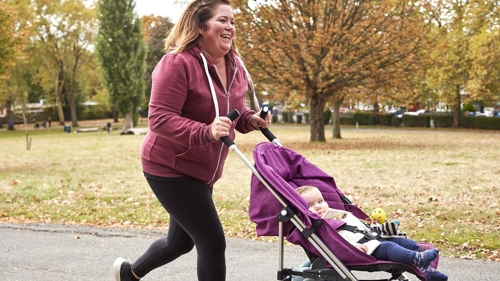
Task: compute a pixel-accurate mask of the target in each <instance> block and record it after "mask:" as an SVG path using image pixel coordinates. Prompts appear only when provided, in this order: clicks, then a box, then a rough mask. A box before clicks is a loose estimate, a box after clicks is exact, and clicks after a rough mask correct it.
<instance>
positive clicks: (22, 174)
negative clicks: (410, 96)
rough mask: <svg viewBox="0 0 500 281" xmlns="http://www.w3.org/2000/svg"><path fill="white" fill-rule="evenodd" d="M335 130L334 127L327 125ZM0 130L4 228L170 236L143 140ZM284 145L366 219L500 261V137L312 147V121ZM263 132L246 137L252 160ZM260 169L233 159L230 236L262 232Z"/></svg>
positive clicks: (227, 188)
mask: <svg viewBox="0 0 500 281" xmlns="http://www.w3.org/2000/svg"><path fill="white" fill-rule="evenodd" d="M328 130H330V129H329V128H328ZM62 131H63V130H62V129H61V128H56V129H51V130H37V131H30V132H29V134H30V137H31V141H32V144H31V149H30V150H27V149H26V137H25V133H24V131H22V130H19V131H15V132H6V131H0V143H1V146H0V157H1V158H0V222H14V223H30V222H44V223H64V224H85V225H98V226H106V227H134V228H149V229H165V228H167V227H168V215H166V213H165V211H164V210H163V208H162V207H161V206H160V205H159V203H158V201H157V200H156V198H155V197H154V196H153V195H152V192H150V189H149V187H148V185H147V183H146V181H145V179H144V177H143V175H142V171H141V166H140V159H139V151H140V147H141V142H142V139H143V137H144V136H143V135H138V136H136V135H123V136H122V135H119V131H116V130H115V131H113V132H112V133H111V134H109V135H108V134H106V133H105V132H103V131H99V132H94V133H78V134H76V133H69V134H68V133H63V132H62ZM272 132H273V133H274V134H275V135H276V136H277V137H278V138H279V139H280V140H281V142H282V144H283V145H284V146H285V147H288V148H290V149H293V150H294V151H297V152H298V153H300V154H301V155H303V156H305V157H306V158H307V159H308V160H309V161H310V162H312V163H314V164H315V165H317V166H318V167H319V168H320V169H322V170H323V171H325V172H326V173H328V174H330V175H332V176H333V177H334V178H335V180H336V183H337V185H338V186H339V188H340V189H341V190H342V191H343V192H344V193H345V194H346V195H347V196H348V197H349V198H350V199H351V200H352V201H354V202H355V203H357V204H358V205H359V206H360V207H361V208H362V209H363V210H365V211H366V212H367V213H369V212H371V210H372V209H374V208H376V207H382V208H383V209H385V211H386V212H387V214H388V215H387V216H388V219H398V220H399V221H400V222H401V227H400V229H401V230H403V231H405V232H407V233H408V234H409V236H410V237H411V238H413V239H415V240H417V241H428V242H431V243H433V244H435V245H436V246H437V247H439V248H440V249H441V251H442V253H443V255H446V256H454V257H461V258H483V259H491V260H497V261H500V254H499V251H500V239H499V233H500V206H499V205H498V204H499V199H498V198H499V197H500V164H499V163H500V133H499V132H492V131H488V132H487V131H472V130H468V131H463V130H460V131H459V130H431V129H425V130H408V129H405V130H402V129H394V128H378V129H372V128H370V129H368V128H361V129H359V130H355V129H354V128H352V127H346V128H343V130H342V137H343V139H340V140H336V139H332V138H331V131H327V133H326V134H327V142H326V143H309V141H308V140H309V128H308V127H306V126H275V127H273V128H272ZM265 141H266V139H265V138H264V136H263V135H262V134H260V133H258V132H255V133H251V134H247V135H240V134H239V135H237V138H236V144H237V145H238V147H239V149H240V150H241V151H242V152H243V153H244V154H245V155H246V157H247V158H248V159H249V160H250V161H251V162H253V159H252V151H253V148H254V146H255V145H256V144H258V143H260V142H265ZM250 175H251V172H250V170H249V169H248V168H247V167H246V166H245V165H244V163H243V162H242V161H241V160H240V159H239V158H238V157H237V156H236V155H235V154H234V153H230V155H229V158H228V159H227V161H226V167H225V170H224V176H223V178H222V179H221V180H220V181H219V182H218V183H217V184H216V186H215V189H214V190H215V191H214V200H215V202H216V205H217V208H218V210H219V213H220V217H221V220H222V222H223V224H224V229H225V231H226V235H227V236H230V237H242V238H248V239H259V240H265V241H267V240H269V241H273V239H274V238H270V237H256V235H255V228H254V225H253V223H252V222H250V220H249V218H248V201H249V185H250Z"/></svg>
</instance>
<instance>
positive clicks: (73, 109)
mask: <svg viewBox="0 0 500 281" xmlns="http://www.w3.org/2000/svg"><path fill="white" fill-rule="evenodd" d="M77 65H78V59H77V60H76V62H75V67H74V68H73V74H72V81H71V89H70V90H69V91H68V103H69V111H70V113H71V124H72V125H73V127H78V117H77V116H76V101H75V88H76V85H75V84H76V83H75V79H76V70H77Z"/></svg>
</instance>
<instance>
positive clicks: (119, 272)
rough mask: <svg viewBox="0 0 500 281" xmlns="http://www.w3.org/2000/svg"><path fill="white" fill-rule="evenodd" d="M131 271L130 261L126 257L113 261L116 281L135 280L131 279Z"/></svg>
mask: <svg viewBox="0 0 500 281" xmlns="http://www.w3.org/2000/svg"><path fill="white" fill-rule="evenodd" d="M129 271H131V269H130V263H129V262H128V261H126V260H125V259H124V258H117V259H116V260H115V262H114V263H113V276H114V277H115V281H134V280H132V279H130V277H129V274H128V272H129Z"/></svg>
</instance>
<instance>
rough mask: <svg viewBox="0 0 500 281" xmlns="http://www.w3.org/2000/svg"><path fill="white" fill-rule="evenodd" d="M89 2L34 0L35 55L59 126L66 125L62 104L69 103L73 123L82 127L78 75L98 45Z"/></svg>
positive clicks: (81, 0)
mask: <svg viewBox="0 0 500 281" xmlns="http://www.w3.org/2000/svg"><path fill="white" fill-rule="evenodd" d="M86 2H87V1H85V0H73V1H64V0H58V1H53V0H34V1H32V3H31V5H32V8H33V11H34V15H35V16H34V17H33V20H32V22H31V24H32V25H33V27H34V30H35V32H34V35H35V36H34V39H36V41H34V42H33V47H32V51H33V52H32V53H36V54H39V56H38V57H36V58H35V59H36V60H38V61H39V63H38V64H37V65H40V72H39V75H38V76H39V79H40V81H41V83H43V85H44V87H45V88H52V89H53V93H54V94H53V95H54V97H55V98H54V99H55V102H56V105H57V108H58V116H59V123H60V124H61V125H64V123H65V120H64V114H63V109H62V104H63V100H64V98H66V99H67V102H68V105H69V108H70V113H71V122H72V125H73V126H74V127H77V126H78V123H77V115H76V100H77V97H76V95H77V90H76V89H77V83H78V81H77V80H78V73H79V71H80V68H81V65H82V64H84V63H90V62H89V61H90V60H91V59H92V57H91V55H90V50H89V49H90V46H91V44H92V43H93V41H94V30H95V24H96V23H95V8H94V7H93V6H89V4H87V3H86Z"/></svg>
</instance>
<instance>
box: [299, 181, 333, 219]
mask: <svg viewBox="0 0 500 281" xmlns="http://www.w3.org/2000/svg"><path fill="white" fill-rule="evenodd" d="M300 196H302V197H303V198H304V199H306V201H307V206H308V208H309V211H311V212H313V213H317V214H318V215H319V216H320V217H322V216H323V215H324V214H325V213H326V212H327V211H328V203H326V201H325V199H323V195H321V192H320V191H319V189H317V188H311V189H309V190H307V191H305V192H303V193H301V194H300Z"/></svg>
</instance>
